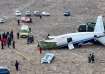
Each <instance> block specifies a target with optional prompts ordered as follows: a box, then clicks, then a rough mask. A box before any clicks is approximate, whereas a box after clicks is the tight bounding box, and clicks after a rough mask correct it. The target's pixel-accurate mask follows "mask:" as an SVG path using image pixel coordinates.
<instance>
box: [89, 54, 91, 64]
mask: <svg viewBox="0 0 105 74" xmlns="http://www.w3.org/2000/svg"><path fill="white" fill-rule="evenodd" d="M88 63H91V54H89V56H88Z"/></svg>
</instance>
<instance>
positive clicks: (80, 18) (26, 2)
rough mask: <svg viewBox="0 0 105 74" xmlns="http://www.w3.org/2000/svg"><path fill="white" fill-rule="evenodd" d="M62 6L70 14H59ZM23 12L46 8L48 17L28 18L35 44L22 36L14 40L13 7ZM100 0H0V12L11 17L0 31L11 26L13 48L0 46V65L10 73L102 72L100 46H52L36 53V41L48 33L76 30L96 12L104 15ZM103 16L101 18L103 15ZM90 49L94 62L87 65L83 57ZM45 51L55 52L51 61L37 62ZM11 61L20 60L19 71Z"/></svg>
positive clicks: (104, 67)
mask: <svg viewBox="0 0 105 74" xmlns="http://www.w3.org/2000/svg"><path fill="white" fill-rule="evenodd" d="M64 7H66V8H69V9H70V10H71V13H72V15H71V16H70V17H65V16H63V12H64ZM15 9H20V10H22V11H23V12H24V11H25V10H27V9H30V10H32V11H33V10H40V11H48V12H50V13H51V16H49V17H44V16H43V17H42V19H40V18H39V17H34V16H33V17H32V20H33V23H32V24H29V26H30V27H31V28H32V33H33V34H34V37H35V43H34V44H31V45H27V44H26V39H19V40H17V39H16V32H17V31H18V30H19V28H20V26H18V25H17V22H16V18H15V16H14V10H15ZM104 10H105V1H104V0H0V15H1V16H3V15H5V16H8V17H11V16H12V18H10V19H8V20H7V21H6V22H5V23H4V24H0V31H10V30H11V29H13V31H14V35H15V40H16V49H12V48H10V49H9V48H7V47H5V49H4V50H2V49H0V66H7V67H8V68H9V69H10V72H11V74H105V57H104V55H105V54H104V51H105V50H104V46H101V45H99V46H97V45H92V46H83V47H82V48H78V49H77V48H76V49H75V50H71V51H70V50H67V49H56V50H50V51H48V50H46V51H43V53H42V54H39V52H38V50H37V47H36V45H37V40H41V39H44V38H45V37H46V35H47V34H48V33H50V34H51V35H60V34H65V33H70V32H76V31H77V28H78V26H79V24H81V23H83V22H85V21H86V20H88V19H94V18H96V17H97V16H98V15H101V14H102V15H103V16H105V13H104ZM104 19H105V18H104ZM90 51H93V52H94V53H95V55H96V63H95V64H89V63H88V60H87V57H88V54H89V53H90ZM46 52H52V53H54V54H55V59H54V61H53V62H52V63H51V64H40V59H41V57H42V56H43V54H44V53H46ZM15 60H18V61H19V62H20V71H19V72H16V70H15V66H14V64H15Z"/></svg>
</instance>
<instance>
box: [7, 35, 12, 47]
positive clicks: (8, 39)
mask: <svg viewBox="0 0 105 74" xmlns="http://www.w3.org/2000/svg"><path fill="white" fill-rule="evenodd" d="M7 45H8V48H9V47H10V45H11V38H10V37H9V36H8V37H7Z"/></svg>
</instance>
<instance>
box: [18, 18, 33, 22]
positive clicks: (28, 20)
mask: <svg viewBox="0 0 105 74" xmlns="http://www.w3.org/2000/svg"><path fill="white" fill-rule="evenodd" d="M20 20H21V21H22V22H25V23H32V19H31V17H27V16H23V17H21V18H20Z"/></svg>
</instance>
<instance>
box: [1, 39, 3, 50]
mask: <svg viewBox="0 0 105 74" xmlns="http://www.w3.org/2000/svg"><path fill="white" fill-rule="evenodd" d="M1 49H4V43H3V39H1Z"/></svg>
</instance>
